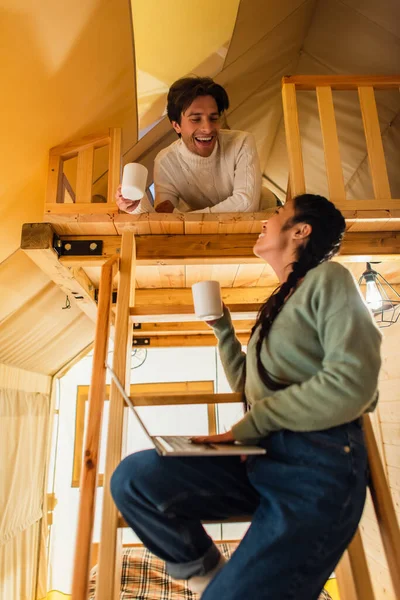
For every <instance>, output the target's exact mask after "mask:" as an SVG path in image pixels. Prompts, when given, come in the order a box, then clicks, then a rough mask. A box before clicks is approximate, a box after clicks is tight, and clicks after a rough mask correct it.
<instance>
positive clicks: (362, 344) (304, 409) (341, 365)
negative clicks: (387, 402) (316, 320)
mask: <svg viewBox="0 0 400 600" xmlns="http://www.w3.org/2000/svg"><path fill="white" fill-rule="evenodd" d="M319 337H320V343H321V345H322V348H323V351H324V358H323V361H322V368H321V369H320V370H319V371H318V372H317V373H316V374H315V375H314V376H312V377H311V378H309V379H308V380H306V381H304V382H302V383H295V384H292V385H290V386H289V387H287V388H286V389H284V390H280V391H278V392H275V393H274V394H273V395H270V396H267V397H264V398H262V399H260V400H259V401H257V402H255V403H254V404H253V406H252V409H251V411H250V412H248V413H247V414H246V415H245V417H244V418H243V419H242V420H241V421H239V422H238V423H237V424H236V425H234V426H233V428H232V432H233V436H234V437H235V439H236V440H239V441H245V440H246V441H249V442H250V441H253V442H254V441H256V440H258V439H261V438H263V437H265V436H266V435H268V434H269V433H271V432H272V431H277V430H280V429H288V430H291V431H318V430H323V429H329V428H330V427H335V426H338V425H342V424H344V423H348V422H350V421H353V420H354V419H356V418H357V417H359V416H361V415H362V414H363V413H364V412H366V410H368V409H371V407H373V404H374V401H375V402H376V400H377V385H378V375H379V370H380V366H381V357H380V346H381V337H382V336H381V333H380V331H379V330H378V328H377V326H376V325H375V323H374V321H373V318H372V316H371V314H370V312H369V310H368V308H367V307H366V305H365V304H364V303H363V301H362V300H361V298H356V297H355V294H353V295H352V296H350V297H349V298H348V305H347V306H342V307H341V308H340V309H338V310H337V311H336V312H335V313H334V314H332V315H331V316H329V318H326V319H325V320H324V321H323V323H322V325H321V327H320V328H319Z"/></svg>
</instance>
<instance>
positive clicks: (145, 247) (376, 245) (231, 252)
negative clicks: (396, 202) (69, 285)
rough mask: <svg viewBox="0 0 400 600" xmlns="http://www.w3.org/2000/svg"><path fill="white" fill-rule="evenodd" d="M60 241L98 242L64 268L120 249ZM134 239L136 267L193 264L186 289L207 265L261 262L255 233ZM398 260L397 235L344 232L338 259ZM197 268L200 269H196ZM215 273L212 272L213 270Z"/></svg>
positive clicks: (112, 240)
mask: <svg viewBox="0 0 400 600" xmlns="http://www.w3.org/2000/svg"><path fill="white" fill-rule="evenodd" d="M62 239H63V240H64V241H70V240H76V239H79V240H85V239H90V240H102V241H103V252H102V256H89V257H82V256H77V257H73V256H71V257H67V256H65V257H62V258H61V262H62V263H63V264H65V265H69V266H75V265H82V266H84V265H87V266H100V265H101V264H103V262H105V261H106V260H108V258H110V257H111V256H113V255H114V254H115V253H118V252H119V249H120V247H121V238H120V236H113V235H110V236H62ZM136 240H137V264H138V266H145V265H157V266H166V265H177V266H182V265H189V266H192V265H196V268H191V269H188V268H187V269H186V286H188V287H189V286H191V285H192V284H193V283H196V282H197V281H202V280H203V279H210V278H211V277H212V273H213V271H212V269H211V265H227V264H228V265H229V264H231V265H236V267H238V265H239V264H241V265H243V264H248V265H251V264H259V265H261V264H262V265H264V266H265V263H264V262H263V261H262V260H261V259H260V258H258V257H256V256H255V255H254V253H253V247H254V244H255V242H256V240H257V235H256V234H227V235H216V234H210V235H203V236H197V235H158V236H152V235H139V236H137V238H136ZM388 256H390V258H391V260H400V233H399V232H393V231H385V232H356V233H351V232H350V233H346V235H345V238H344V241H343V244H342V249H341V253H340V257H339V260H341V261H349V260H354V258H355V257H362V260H363V261H367V260H368V259H369V257H371V260H380V259H384V257H386V258H385V260H388V258H387V257H388ZM197 265H202V266H203V267H204V268H203V269H199V268H198V266H197ZM214 273H215V271H214Z"/></svg>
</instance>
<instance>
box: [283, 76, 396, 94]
mask: <svg viewBox="0 0 400 600" xmlns="http://www.w3.org/2000/svg"><path fill="white" fill-rule="evenodd" d="M287 83H292V84H293V85H294V86H295V87H296V90H304V91H311V90H315V88H316V87H317V86H329V87H330V88H332V90H356V89H357V88H358V87H360V86H372V87H373V88H375V89H376V90H396V89H397V90H398V89H399V87H400V74H399V75H294V76H291V77H283V78H282V84H287Z"/></svg>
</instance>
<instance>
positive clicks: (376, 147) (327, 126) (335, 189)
mask: <svg viewBox="0 0 400 600" xmlns="http://www.w3.org/2000/svg"><path fill="white" fill-rule="evenodd" d="M399 88H400V75H398V76H355V75H346V76H343V75H337V76H325V75H322V76H310V75H299V76H294V77H284V78H283V80H282V100H283V115H284V121H285V131H286V145H287V151H288V158H289V180H290V188H291V193H292V195H293V196H297V195H298V194H303V193H304V192H305V191H306V184H305V177H304V166H303V155H302V148H301V137H300V128H299V117H298V108H297V92H300V93H301V92H302V91H315V92H316V95H317V101H318V111H319V118H320V124H321V131H322V139H323V146H324V154H325V166H326V175H327V180H328V189H329V197H330V200H332V202H334V203H335V204H336V205H337V206H338V207H339V208H340V209H341V210H346V209H347V210H361V211H374V210H382V209H384V210H388V211H390V210H393V209H394V210H399V209H400V199H397V200H393V199H392V196H391V191H390V185H389V179H388V174H387V168H386V160H385V155H384V151H383V144H382V137H381V131H380V126H379V119H378V111H377V107H376V102H375V93H374V90H392V89H399ZM348 90H354V91H357V92H358V97H359V102H360V108H361V114H362V119H363V125H364V132H365V139H366V146H367V153H368V160H369V165H370V172H371V178H372V185H373V189H374V195H375V197H374V198H373V199H357V200H355V201H348V200H346V192H345V185H344V179H343V171H342V162H341V157H340V151H339V139H338V134H337V127H336V119H335V110H334V105H333V97H332V91H348ZM309 191H310V192H312V191H313V190H309Z"/></svg>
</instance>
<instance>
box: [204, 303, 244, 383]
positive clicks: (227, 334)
mask: <svg viewBox="0 0 400 600" xmlns="http://www.w3.org/2000/svg"><path fill="white" fill-rule="evenodd" d="M212 328H213V330H214V333H215V335H216V337H217V339H218V350H219V355H220V357H221V362H222V366H223V367H224V371H225V375H226V378H227V380H228V383H229V385H230V386H231V389H232V391H234V392H243V391H244V384H245V379H246V354H245V353H244V352H243V351H242V344H241V343H240V341H239V340H238V339H237V337H236V334H235V329H234V327H233V323H232V319H231V315H230V313H229V310H228V308H227V307H226V306H224V314H223V316H222V317H221V318H220V319H218V320H217V321H215V322H214V323H213V324H212Z"/></svg>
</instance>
